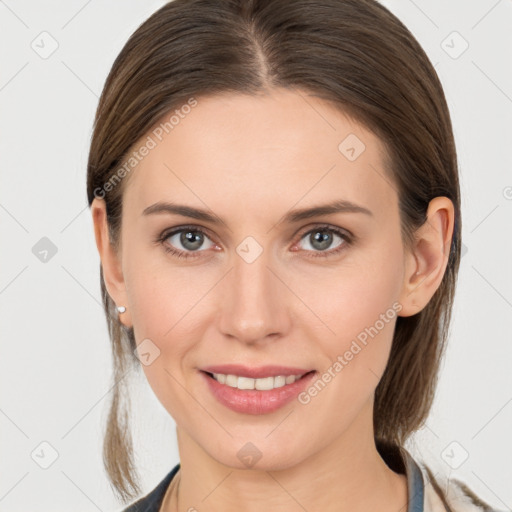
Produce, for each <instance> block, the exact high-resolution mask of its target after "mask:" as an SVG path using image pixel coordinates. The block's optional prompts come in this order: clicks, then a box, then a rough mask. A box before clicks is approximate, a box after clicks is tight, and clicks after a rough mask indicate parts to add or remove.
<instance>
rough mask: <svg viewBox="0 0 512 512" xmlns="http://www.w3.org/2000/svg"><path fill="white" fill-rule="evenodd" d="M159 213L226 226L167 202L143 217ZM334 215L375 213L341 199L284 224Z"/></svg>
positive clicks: (215, 218)
mask: <svg viewBox="0 0 512 512" xmlns="http://www.w3.org/2000/svg"><path fill="white" fill-rule="evenodd" d="M159 213H170V214H175V215H181V216H182V217H189V218H192V219H196V220H201V221H203V222H209V223H211V224H214V225H218V224H224V221H223V220H222V219H221V218H220V217H218V216H217V215H215V214H213V213H210V212H209V211H208V210H203V209H200V208H194V207H192V206H186V205H181V204H176V203H170V202H165V201H159V202H158V203H155V204H153V205H151V206H148V207H147V208H145V209H144V211H143V212H142V215H152V214H159ZM334 213H364V214H365V215H369V216H373V213H372V212H371V211H370V210H369V209H368V208H365V207H363V206H360V205H358V204H355V203H353V202H351V201H347V200H344V199H339V200H336V201H333V202H331V203H327V204H323V205H318V206H313V207H309V208H302V209H296V210H292V211H290V212H288V213H287V214H285V216H284V218H283V220H282V222H285V223H290V224H291V223H294V222H299V221H301V220H305V219H310V218H312V217H318V216H321V215H332V214H334Z"/></svg>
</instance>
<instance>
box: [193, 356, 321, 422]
mask: <svg viewBox="0 0 512 512" xmlns="http://www.w3.org/2000/svg"><path fill="white" fill-rule="evenodd" d="M235 368H236V370H235ZM269 368H270V373H268V372H269ZM278 368H279V367H276V366H273V367H265V369H264V371H263V368H258V369H254V368H253V369H252V374H253V375H254V374H255V373H257V374H260V375H263V377H270V376H271V373H274V374H275V375H274V376H276V375H285V376H286V375H301V374H303V373H307V370H303V369H300V368H286V369H284V368H282V367H281V368H280V369H279V371H278V370H277V369H278ZM211 370H215V371H212V373H226V374H232V375H238V376H242V377H245V376H246V375H244V368H242V369H241V368H240V367H233V366H215V367H208V369H207V371H211ZM217 370H222V371H217ZM241 370H242V371H241ZM247 370H248V369H247V368H245V373H246V374H247ZM283 370H285V371H284V372H283ZM295 372H297V373H295ZM316 373H317V372H314V371H311V372H310V373H307V375H304V376H303V377H302V378H301V379H299V380H297V381H295V382H294V383H293V384H286V385H284V386H282V387H280V388H275V389H270V390H266V391H260V390H257V389H238V388H233V387H231V386H228V385H227V384H221V383H220V382H217V381H216V380H215V379H214V378H213V377H212V376H211V375H209V374H208V373H206V371H200V372H199V374H200V375H201V377H202V378H203V379H204V381H205V382H206V385H207V386H208V389H209V390H210V392H211V393H212V394H213V396H214V397H215V398H216V399H217V401H218V402H220V403H221V404H222V405H224V406H225V407H228V408H229V409H231V410H232V411H235V412H238V413H244V414H253V415H259V414H268V413H272V412H274V411H277V410H278V409H280V408H281V407H283V406H284V405H286V404H288V403H290V402H291V401H292V400H294V399H295V398H296V397H297V395H299V393H301V392H302V391H304V389H305V388H306V387H307V386H309V385H310V384H311V382H312V381H313V379H314V378H315V376H316ZM250 378H258V377H250Z"/></svg>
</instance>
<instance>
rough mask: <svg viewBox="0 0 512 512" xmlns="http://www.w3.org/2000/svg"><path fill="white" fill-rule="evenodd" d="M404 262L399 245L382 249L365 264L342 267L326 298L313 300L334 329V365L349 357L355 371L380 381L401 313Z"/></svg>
mask: <svg viewBox="0 0 512 512" xmlns="http://www.w3.org/2000/svg"><path fill="white" fill-rule="evenodd" d="M402 258H403V257H402V252H401V245H400V241H399V239H397V243H396V244H395V245H393V244H389V243H387V244H386V243H384V244H382V245H380V247H379V248H378V249H377V246H376V249H375V250H373V251H368V252H367V254H366V255H365V257H364V262H363V261H362V260H360V261H359V263H358V264H357V265H355V264H351V265H350V266H346V267H341V268H340V271H339V273H338V274H337V275H336V277H335V276H333V279H331V280H330V281H329V287H328V288H324V290H325V289H327V292H326V293H323V294H318V293H315V294H314V295H311V294H310V296H309V300H310V303H311V304H312V309H314V308H316V309H315V310H316V311H318V312H319V316H320V318H322V320H323V321H324V322H325V324H326V325H327V326H329V328H330V332H329V331H327V334H328V336H327V338H326V340H330V341H329V342H327V341H326V342H324V347H325V352H326V353H328V354H329V358H330V360H331V361H335V360H336V359H337V357H338V356H339V355H342V356H346V357H344V359H345V360H347V361H350V366H352V367H360V368H365V369H366V370H365V371H366V373H368V370H367V369H368V368H370V369H371V370H372V371H373V372H374V373H375V374H377V375H378V376H379V377H380V375H381V374H382V372H383V371H384V368H385V365H386V363H387V358H388V356H389V351H390V349H391V344H392V339H393V331H394V326H395V323H396V319H397V316H398V313H399V311H400V310H401V305H400V304H399V302H398V298H399V297H400V291H401V284H402V271H403V268H402V265H403V261H402ZM313 304H316V306H315V305H313ZM356 360H357V361H358V362H359V363H357V364H354V363H355V361H356ZM353 371H354V372H355V371H356V370H355V368H354V369H353Z"/></svg>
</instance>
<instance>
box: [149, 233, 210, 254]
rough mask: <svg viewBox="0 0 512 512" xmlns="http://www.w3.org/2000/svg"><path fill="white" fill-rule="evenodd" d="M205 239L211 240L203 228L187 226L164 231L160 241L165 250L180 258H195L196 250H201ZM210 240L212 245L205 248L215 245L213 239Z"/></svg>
mask: <svg viewBox="0 0 512 512" xmlns="http://www.w3.org/2000/svg"><path fill="white" fill-rule="evenodd" d="M205 240H210V238H209V237H208V236H207V234H206V233H205V232H204V231H203V230H202V229H199V228H197V227H193V226H191V227H186V226H185V227H181V228H179V229H175V230H173V231H170V232H169V231H167V232H165V233H163V234H162V236H161V237H160V238H159V240H158V241H159V242H161V243H162V245H163V246H164V249H165V251H167V252H169V253H171V254H174V255H175V256H177V257H178V258H191V257H192V258H193V257H195V256H196V255H195V254H194V253H195V252H201V251H199V249H200V248H201V247H203V245H204V243H205ZM210 242H211V245H209V246H207V247H206V248H205V247H203V248H205V249H210V248H212V247H215V244H214V243H213V242H212V241H211V240H210ZM180 246H181V247H180ZM176 247H177V248H176ZM182 248H183V249H182Z"/></svg>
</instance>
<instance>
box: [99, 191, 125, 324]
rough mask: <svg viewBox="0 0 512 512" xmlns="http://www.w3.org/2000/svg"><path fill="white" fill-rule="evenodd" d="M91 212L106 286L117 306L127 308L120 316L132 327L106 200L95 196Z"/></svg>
mask: <svg viewBox="0 0 512 512" xmlns="http://www.w3.org/2000/svg"><path fill="white" fill-rule="evenodd" d="M91 213H92V220H93V225H94V236H95V239H96V247H97V249H98V253H99V256H100V260H101V266H102V269H103V281H104V283H105V287H106V289H107V292H108V294H109V295H110V297H111V299H112V300H113V301H114V303H115V304H116V306H117V307H124V308H125V311H124V312H123V313H122V316H119V321H120V322H121V323H122V324H124V325H125V326H127V327H130V326H131V321H130V318H129V313H128V311H127V309H126V304H127V296H126V287H125V282H124V276H123V272H122V267H121V260H120V257H119V254H118V253H117V252H116V250H115V248H114V246H113V244H112V243H111V240H110V235H109V229H108V223H107V212H106V205H105V201H104V200H103V199H99V198H95V199H94V200H93V202H92V204H91Z"/></svg>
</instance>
